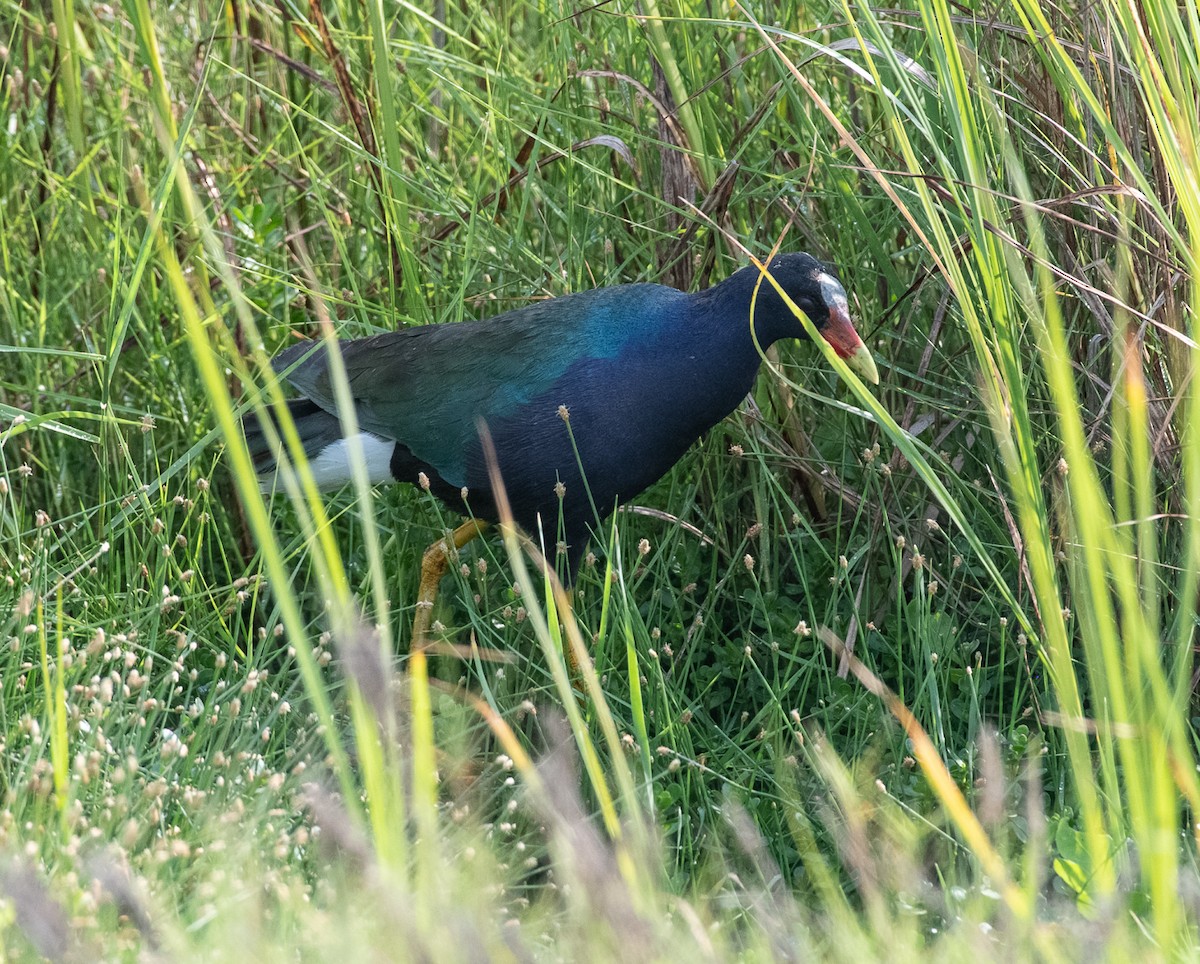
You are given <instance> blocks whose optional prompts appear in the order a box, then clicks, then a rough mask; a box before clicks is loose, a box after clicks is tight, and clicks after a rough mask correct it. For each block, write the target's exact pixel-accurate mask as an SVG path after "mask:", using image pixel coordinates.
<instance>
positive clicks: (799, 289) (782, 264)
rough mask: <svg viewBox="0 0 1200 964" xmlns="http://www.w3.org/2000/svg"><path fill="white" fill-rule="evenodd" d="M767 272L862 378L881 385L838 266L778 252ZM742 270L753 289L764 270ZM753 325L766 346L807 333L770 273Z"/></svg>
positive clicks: (764, 281)
mask: <svg viewBox="0 0 1200 964" xmlns="http://www.w3.org/2000/svg"><path fill="white" fill-rule="evenodd" d="M767 270H768V271H769V272H770V274H771V277H772V278H774V279H775V282H776V284H778V285H779V287H780V288H782V289H783V290H784V291H785V292H787V295H788V297H789V298H791V300H792V301H793V302H795V304H796V306H797V307H798V308H800V310H801V311H803V312H804V313H805V314H806V315H807V316H808V318H809V320H810V321H811V322H812V323H813V325H814V327H816V329H817V331H819V332H820V333H821V335H822V336H823V337H824V339H825V340H826V341H827V342H829V344H830V345H831V346H832V347H833V350H834V351H835V352H837V353H838V355H839V357H841V358H842V359H843V360H844V361H845V362H846V364H847V365H849V366H850V367H851V368H853V369H854V370H855V371H856V372H857V373H858V374H859V375H860V376H861V377H862V378H863V379H865V380H866V381H868V382H870V383H871V384H873V385H878V384H879V371H878V369H876V367H875V360H874V359H873V358H872V357H871V352H870V351H869V350H868V349H867V346H866V345H864V344H863V340H862V338H860V337H859V334H858V332H857V331H855V329H854V324H853V323H852V322H851V321H850V305H849V301H848V300H847V298H846V289H845V288H843V287H842V284H841V282H840V281H838V279H837V277H836V276H835V275H834V273H833V270H832V269H831V268H830V267H829V266H828V265H824V264H822V263H821V262H820V261H818V260H817V259H816V258H814V257H812V256H811V255H807V254H782V255H779V256H778V257H777V258H775V259H773V260H772V261H771V262H770V263H769V264H768V265H767ZM737 274H738V275H741V276H742V279H741V280H742V282H743V283H748V284H749V286H750V288H751V290H752V289H753V286H754V285H755V284H758V281H759V270H758V268H757V267H755V266H753V265H751V266H750V267H748V268H743V269H742V270H741V271H739V272H738V273H737ZM735 277H737V275H735ZM754 327H755V330H756V332H757V333H758V334H759V341H760V343H762V344H763V345H764V346H765V345H766V344H769V343H770V342H771V341H774V340H775V339H776V338H803V337H804V328H803V326H802V325H801V323H800V319H798V318H797V317H796V316H795V315H794V314H793V313H792V310H791V308H789V307H788V306H787V304H785V302H784V301H783V299H782V298H780V297H779V293H778V292H777V291H776V290H775V286H774V285H772V284H771V282H770V280H769V279H767V278H765V277H764V278H762V283H761V285H759V287H758V296H757V298H756V299H755V302H754ZM764 334H765V335H766V337H765V338H764V337H763V335H764Z"/></svg>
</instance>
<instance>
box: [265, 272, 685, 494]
mask: <svg viewBox="0 0 1200 964" xmlns="http://www.w3.org/2000/svg"><path fill="white" fill-rule="evenodd" d="M679 295H680V293H679V292H677V291H674V290H673V289H670V288H661V287H659V286H657V285H626V286H622V287H620V288H608V289H597V290H596V291H590V292H581V293H579V294H575V295H567V296H565V297H562V298H554V299H550V300H547V301H543V302H539V303H538V304H535V305H531V306H529V307H528V308H522V309H519V310H517V311H512V312H508V313H507V314H504V315H500V316H499V317H496V318H491V319H487V320H484V321H468V322H459V323H457V324H444V325H427V326H423V327H418V328H407V329H402V330H400V331H396V332H388V333H386V334H382V335H375V336H372V337H369V338H361V339H356V340H354V341H349V342H342V343H341V352H342V359H343V363H344V364H345V367H346V375H347V378H348V379H349V383H350V389H351V394H352V395H353V397H354V401H355V410H356V413H357V416H358V424H359V426H360V427H361V428H363V429H364V430H366V431H368V432H373V433H375V434H377V435H381V436H383V437H385V438H391V439H395V440H397V441H398V442H401V443H402V444H403V445H405V446H406V447H407V448H408V449H409V450H410V451H411V452H412V453H413V454H414V455H415V456H417V457H418V458H419V459H421V460H423V461H425V462H427V463H428V464H430V465H432V466H434V467H435V468H436V469H437V470H438V472H439V474H441V476H442V477H443V478H444V479H445V480H446V481H448V482H450V483H451V484H452V485H463V484H465V471H466V460H467V456H468V454H469V452H470V451H471V449H472V448H473V446H474V445H475V444H476V443H477V440H478V430H477V427H476V426H477V421H478V419H480V418H482V419H484V420H485V421H488V422H492V421H498V420H500V419H502V418H504V417H505V416H508V415H511V414H512V413H514V412H515V411H517V410H519V409H520V408H521V406H522V405H524V404H525V403H527V402H528V401H529V400H530V399H532V398H534V397H536V396H538V395H539V394H541V393H542V392H544V391H545V390H547V389H548V388H549V387H550V386H551V385H553V384H554V382H555V381H556V380H558V379H559V378H560V377H561V376H562V375H563V374H564V372H566V371H567V369H568V368H570V367H571V366H572V365H573V364H575V363H576V362H578V361H581V360H586V359H589V358H605V357H614V356H615V355H616V354H618V353H619V352H620V350H621V348H622V346H623V345H624V344H625V343H626V342H627V340H628V339H629V338H631V337H636V335H637V332H638V329H639V326H640V325H642V324H643V322H644V320H645V318H646V313H645V308H646V298H647V296H649V297H650V298H651V299H652V300H656V299H657V298H658V297H667V298H670V297H671V296H675V297H678V296H679ZM634 306H637V309H636V311H635V309H634ZM293 364H295V365H296V367H295V368H293V369H292V370H291V371H288V368H289V367H291V366H292V365H293ZM274 365H275V368H276V370H277V371H279V372H280V373H281V374H283V375H284V377H286V378H287V380H288V381H290V382H291V383H292V385H294V386H295V387H296V388H297V389H298V390H299V391H301V392H302V393H303V394H304V395H306V396H307V397H308V398H310V399H311V400H312V401H313V402H315V403H316V404H317V405H319V406H321V407H322V408H324V409H326V410H328V411H330V412H336V410H337V403H336V401H335V396H334V390H333V383H332V379H331V375H330V370H329V360H328V357H327V354H326V349H325V347H324V346H323V345H322V346H314V345H312V344H311V343H305V344H301V345H296V346H294V347H292V348H289V349H288V350H286V351H285V352H283V353H282V354H280V355H279V356H277V357H276V359H275V360H274Z"/></svg>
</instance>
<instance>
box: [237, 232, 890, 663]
mask: <svg viewBox="0 0 1200 964" xmlns="http://www.w3.org/2000/svg"><path fill="white" fill-rule="evenodd" d="M763 267H765V273H764V271H763V270H762V267H760V266H758V265H755V264H752V265H748V266H746V267H743V268H741V269H740V270H737V271H735V272H734V273H732V274H730V275H729V276H728V277H727V278H725V279H724V280H723V281H721V282H720V283H718V284H716V285H714V286H712V287H709V288H707V289H704V290H701V291H697V292H693V293H688V292H684V291H679V290H677V289H675V288H671V287H668V286H664V285H658V284H648V283H641V284H623V285H616V286H610V287H602V288H595V289H592V290H588V291H580V292H575V293H570V294H564V295H561V296H559V297H555V298H548V299H545V300H542V301H538V302H535V303H533V304H531V305H528V306H526V307H522V308H517V309H515V310H512V311H508V312H505V313H503V314H500V315H497V316H494V317H490V318H486V319H480V320H472V321H460V322H451V323H443V324H430V325H422V326H416V327H409V328H403V329H400V330H398V331H391V332H387V333H384V334H378V335H371V336H369V337H364V338H356V339H352V340H345V341H340V342H338V343H337V348H338V351H339V352H340V353H341V358H342V364H343V365H344V368H345V373H346V378H347V380H348V383H349V388H350V395H351V396H352V397H353V400H354V408H355V412H354V414H355V421H356V423H357V426H358V433H359V437H358V439H357V442H358V443H359V445H358V451H359V452H360V454H361V458H362V459H363V460H364V461H365V468H366V473H367V477H368V479H369V481H370V482H371V484H381V483H390V482H408V483H413V484H419V485H422V486H423V487H425V488H427V489H429V490H430V491H432V492H433V493H434V494H435V495H436V496H438V497H439V498H440V499H441V501H442V502H444V503H445V504H446V505H447V506H448V507H450V508H451V509H453V510H456V511H458V512H461V513H463V514H465V515H467V516H468V520H467V521H466V522H464V523H463V524H462V525H460V526H459V527H458V528H457V529H455V530H454V531H453V532H452V533H451V534H449V535H448V536H446V537H445V538H443V539H440V540H438V541H436V542H435V543H434V544H433V545H432V546H431V547H430V548H429V549H428V550H427V551H426V553H425V556H424V559H423V561H422V576H421V586H420V588H419V590H418V597H417V598H418V601H417V609H416V616H415V618H414V628H413V636H412V640H413V645H414V646H416V645H425V644H426V641H427V634H428V628H429V621H430V618H431V617H430V611H431V610H432V605H433V599H434V597H435V596H436V593H437V586H438V583H439V581H440V579H441V576H442V574H444V572H445V570H446V568H447V566H448V561H449V559H450V557H451V555H452V553H453V551H454V550H456V549H459V548H461V547H462V546H463V545H465V544H466V543H467V542H469V541H470V540H471V539H472V538H474V537H475V536H476V535H478V534H479V533H480V532H482V531H483V530H484V529H486V528H487V526H488V525H489V524H492V523H495V522H498V521H500V518H499V509H498V505H497V503H498V501H499V499H498V493H497V492H496V491H494V490H493V486H492V481H491V480H492V475H491V473H490V471H489V462H491V461H492V460H493V459H494V466H493V468H494V469H495V470H498V474H499V478H500V480H501V481H502V485H503V490H504V493H505V495H506V497H507V502H508V504H509V506H510V507H511V514H512V519H513V521H515V522H516V524H517V525H518V526H519V527H520V528H521V529H522V530H524V531H525V532H526V533H529V534H536V533H538V532H539V531H542V532H544V533H546V534H547V536H548V537H549V538H550V539H551V541H553V542H559V541H561V542H563V543H565V545H566V561H567V566H566V573H567V578H568V580H570V579H572V578H573V577H574V575H575V574H576V573H577V571H578V567H579V564H580V562H581V560H582V558H583V555H584V551H585V549H586V547H587V544H588V540H589V538H590V535H591V533H592V531H594V530H596V529H597V527H598V525H599V523H600V521H601V519H603V518H604V517H605V516H607V515H608V514H609V513H610V512H612V511H613V510H614V509H615V508H616V506H617V505H619V504H621V503H623V502H627V501H628V500H630V499H633V498H635V497H636V496H637V495H638V494H640V493H641V492H642V491H643V490H644V489H646V488H647V487H648V486H650V485H651V484H653V483H654V482H656V481H657V480H658V479H659V478H661V477H662V476H663V475H665V474H666V473H667V471H668V470H669V469H670V468H671V467H672V466H674V465H675V463H676V462H678V461H679V459H680V458H681V457H682V456H683V455H684V453H685V452H686V451H687V450H688V449H689V448H690V447H691V445H692V444H693V443H694V442H696V441H697V440H698V439H699V438H700V437H701V436H703V435H704V434H705V433H706V432H707V431H708V430H709V429H711V428H712V427H713V426H714V425H716V424H717V423H718V422H719V421H721V420H722V419H723V418H725V417H726V416H727V415H729V414H730V413H731V412H732V411H733V410H734V409H735V408H736V407H737V406H738V404H739V403H740V402H741V401H742V399H743V398H744V397H745V396H746V395H747V394H748V393H749V391H750V389H751V388H752V386H753V383H754V379H755V376H756V375H757V373H758V370H759V366H760V364H761V361H762V353H763V352H764V351H765V350H766V349H767V348H769V347H770V346H771V345H773V344H774V343H775V342H777V341H780V340H782V339H804V338H805V337H806V335H805V330H804V327H803V326H802V324H801V322H800V320H799V319H798V318H797V317H796V315H795V313H794V312H793V310H792V309H791V308H790V307H789V306H788V305H787V304H786V303H785V301H784V299H783V298H782V297H780V295H779V293H778V291H777V290H776V288H775V284H777V285H778V286H779V288H780V289H781V290H782V291H784V292H786V293H787V295H788V296H789V298H790V299H791V301H792V302H794V303H795V304H796V305H797V306H798V307H799V308H800V309H801V310H802V311H803V312H804V314H805V315H807V316H808V318H809V320H810V321H811V322H812V324H813V326H814V327H815V328H816V330H817V331H818V332H819V333H820V334H821V335H822V336H823V337H824V338H825V340H826V341H827V342H828V343H829V344H830V346H831V347H832V348H833V350H834V351H835V352H836V353H837V354H838V355H839V356H840V357H841V358H842V359H844V360H845V361H846V363H847V364H848V365H849V366H850V367H851V368H852V369H854V370H855V371H856V372H857V373H858V374H859V375H860V376H861V377H862V378H864V379H865V380H866V381H869V382H871V383H873V384H878V381H879V374H878V371H877V369H876V365H875V362H874V359H873V358H872V356H871V353H870V351H869V350H868V349H867V347H866V346H865V345H864V344H863V341H862V339H861V337H860V336H859V334H858V332H857V331H856V330H855V328H854V325H853V323H852V321H851V318H850V311H849V304H848V298H847V295H846V291H845V289H844V288H843V286H842V284H841V283H840V282H839V281H838V278H837V276H836V273H835V271H834V270H833V269H832V268H831V267H830V266H828V265H826V264H824V263H822V262H821V261H819V260H817V259H816V258H814V257H812V256H811V255H809V254H804V253H787V254H780V255H777V256H775V257H774V258H772V259H770V260H769V261H768V262H767V263H766V264H765V266H763ZM768 275H769V276H770V277H769V278H768V277H767V276H768ZM771 279H773V280H774V284H772V283H771ZM272 367H273V368H274V370H275V372H276V373H277V374H278V375H279V376H280V377H282V378H283V379H284V380H285V381H286V382H287V383H289V384H290V385H291V387H292V388H293V389H295V390H296V393H297V394H298V397H296V398H292V399H290V400H288V402H287V409H288V412H289V414H290V416H291V418H292V421H293V422H294V423H295V428H296V433H297V435H298V437H299V440H300V443H301V445H302V447H303V450H304V454H305V456H306V457H307V459H308V464H309V469H310V471H311V473H312V477H313V480H314V481H315V483H316V485H317V487H318V489H321V490H330V489H336V488H338V487H341V486H343V485H345V484H346V483H348V482H349V481H350V480H351V477H352V469H351V462H350V458H351V452H352V451H353V449H352V447H351V446H350V444H349V443H348V441H347V439H346V438H344V437H343V431H342V424H341V420H340V419H339V417H338V405H337V401H336V394H335V387H334V382H333V375H332V372H331V367H330V358H329V346H328V344H327V343H326V342H324V341H317V342H314V341H307V340H306V341H302V342H299V343H297V344H295V345H293V346H291V347H289V348H287V349H285V350H284V351H283V352H281V353H280V354H278V355H277V356H275V357H274V358H273V359H272ZM243 432H244V437H245V441H246V444H247V446H248V448H249V451H250V455H251V458H252V459H253V462H254V465H255V469H256V472H257V473H258V478H259V485H260V488H261V489H262V490H263V491H265V492H269V491H272V490H273V489H274V488H275V487H276V486H277V484H278V479H277V472H279V471H280V469H281V467H282V468H283V469H284V470H289V469H288V467H287V460H286V458H284V456H283V454H282V452H281V451H280V444H281V443H280V441H279V438H280V433H279V432H277V431H272V432H268V431H267V430H266V429H265V427H264V425H263V423H262V422H261V421H260V420H259V419H258V418H257V417H256V416H254V415H253V413H247V415H246V416H245V417H244V419H243ZM489 449H490V453H494V454H490V453H489ZM555 535H556V536H557V538H555Z"/></svg>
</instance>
